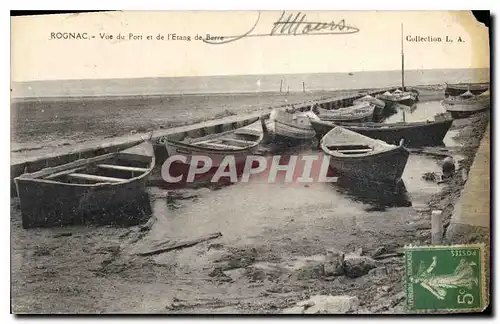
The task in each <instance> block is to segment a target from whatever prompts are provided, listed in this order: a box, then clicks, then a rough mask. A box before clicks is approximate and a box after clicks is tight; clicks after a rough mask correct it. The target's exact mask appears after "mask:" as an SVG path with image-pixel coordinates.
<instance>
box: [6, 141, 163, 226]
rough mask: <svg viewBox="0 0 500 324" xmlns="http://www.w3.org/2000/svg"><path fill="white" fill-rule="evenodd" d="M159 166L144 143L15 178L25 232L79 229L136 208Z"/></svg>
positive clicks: (148, 143) (151, 150)
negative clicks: (87, 219)
mask: <svg viewBox="0 0 500 324" xmlns="http://www.w3.org/2000/svg"><path fill="white" fill-rule="evenodd" d="M154 165H155V156H154V152H153V145H152V144H151V143H150V142H144V143H142V144H139V145H137V146H134V147H132V148H129V149H126V150H123V151H120V152H116V153H109V154H104V155H101V156H97V157H93V158H89V159H81V160H77V161H74V162H71V163H67V164H63V165H59V166H56V167H51V168H46V169H42V170H40V171H37V172H33V173H25V174H23V175H21V176H19V177H16V178H15V179H14V181H15V183H16V187H17V193H18V196H19V200H20V205H21V213H22V222H23V227H25V228H27V227H34V226H52V225H61V224H74V223H80V222H82V219H83V218H85V217H86V216H88V215H90V214H95V213H97V214H98V217H101V214H100V212H103V213H104V212H105V211H110V210H113V209H115V210H116V209H121V208H123V207H126V206H128V205H131V204H134V203H135V201H136V200H137V199H140V197H142V196H143V195H144V194H145V192H144V189H145V186H146V181H147V179H148V176H149V174H150V173H151V171H152V170H153V167H154ZM102 217H103V218H104V217H105V216H102ZM83 221H84V219H83ZM116 221H117V222H119V221H120V220H119V219H116Z"/></svg>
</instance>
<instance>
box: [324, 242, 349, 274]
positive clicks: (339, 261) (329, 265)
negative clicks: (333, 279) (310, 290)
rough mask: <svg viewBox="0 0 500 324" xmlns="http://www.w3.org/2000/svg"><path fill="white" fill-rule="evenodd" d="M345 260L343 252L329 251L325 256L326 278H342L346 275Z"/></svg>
mask: <svg viewBox="0 0 500 324" xmlns="http://www.w3.org/2000/svg"><path fill="white" fill-rule="evenodd" d="M344 258H345V255H344V253H343V252H342V251H338V250H333V249H332V250H328V251H326V256H325V266H324V272H325V276H340V275H343V274H344Z"/></svg>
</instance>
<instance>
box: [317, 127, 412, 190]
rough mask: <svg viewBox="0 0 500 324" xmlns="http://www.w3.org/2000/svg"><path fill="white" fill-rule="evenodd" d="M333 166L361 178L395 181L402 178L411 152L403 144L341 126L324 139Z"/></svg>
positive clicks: (322, 145)
mask: <svg viewBox="0 0 500 324" xmlns="http://www.w3.org/2000/svg"><path fill="white" fill-rule="evenodd" d="M320 146H321V149H322V150H323V152H325V154H327V155H328V156H329V158H330V167H332V168H333V169H335V170H337V171H338V172H340V173H342V174H346V175H348V176H350V177H354V178H359V179H369V180H372V181H378V182H387V183H394V182H397V181H399V180H400V179H401V176H402V174H403V171H404V169H405V166H406V162H407V161H408V156H409V152H408V151H407V150H406V149H405V148H404V147H403V145H402V142H401V143H400V145H397V146H396V145H391V144H387V143H386V142H384V141H381V140H376V139H372V138H369V137H367V136H364V135H361V134H358V133H356V132H353V131H351V130H348V129H345V128H343V127H340V126H337V127H334V128H333V129H332V130H331V131H329V132H328V133H327V134H326V135H325V136H324V137H323V138H322V139H321V142H320Z"/></svg>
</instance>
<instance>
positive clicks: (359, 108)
mask: <svg viewBox="0 0 500 324" xmlns="http://www.w3.org/2000/svg"><path fill="white" fill-rule="evenodd" d="M315 109H316V110H317V112H318V117H319V118H320V119H321V120H328V121H335V122H363V121H372V120H373V112H374V111H375V106H374V105H372V104H370V103H369V102H362V103H359V104H357V105H354V106H350V107H345V108H340V109H335V110H327V109H323V108H320V107H316V108H315Z"/></svg>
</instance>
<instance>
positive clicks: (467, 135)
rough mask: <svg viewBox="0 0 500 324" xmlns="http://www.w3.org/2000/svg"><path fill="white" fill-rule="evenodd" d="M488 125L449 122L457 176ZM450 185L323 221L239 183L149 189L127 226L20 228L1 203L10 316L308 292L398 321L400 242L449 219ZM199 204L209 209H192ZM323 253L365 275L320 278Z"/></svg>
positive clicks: (318, 207)
mask: <svg viewBox="0 0 500 324" xmlns="http://www.w3.org/2000/svg"><path fill="white" fill-rule="evenodd" d="M488 119H489V115H488V114H487V113H483V114H480V115H476V116H475V117H472V118H468V119H463V120H456V121H455V122H454V124H453V129H454V130H456V131H457V135H456V136H455V138H454V139H455V140H457V141H461V142H463V143H464V146H463V148H462V149H461V151H460V154H461V155H462V156H463V157H464V160H463V162H461V167H462V168H463V169H464V170H468V168H469V167H470V165H471V163H472V159H473V157H474V153H475V150H476V149H477V145H478V144H479V141H480V139H481V137H482V134H483V131H484V127H485V125H486V124H487V121H488ZM416 154H418V153H416ZM461 179H462V178H461V172H460V170H459V172H457V173H456V175H455V177H454V178H453V180H452V181H451V182H448V183H447V184H444V185H443V186H442V189H441V191H440V192H439V193H437V194H435V195H433V196H432V197H431V199H430V200H429V201H428V204H425V205H418V206H416V205H414V206H413V207H396V208H389V209H386V210H381V211H371V212H370V213H367V212H365V211H363V210H361V209H359V208H356V207H353V206H343V207H342V208H343V209H342V213H341V214H342V215H333V214H334V213H333V212H332V210H334V209H332V208H339V206H335V205H332V202H331V199H330V196H329V195H328V193H322V192H320V191H318V192H316V191H314V190H315V189H314V186H313V187H311V188H309V189H310V190H311V195H313V196H312V197H314V199H311V202H310V203H308V204H305V205H304V204H302V205H299V204H295V203H294V201H297V197H296V196H294V195H297V194H298V191H295V190H294V189H289V188H288V189H286V190H285V189H282V190H281V191H280V197H281V200H283V201H282V202H280V203H279V204H275V203H272V201H273V197H274V196H273V195H276V192H271V191H269V192H267V193H266V195H267V196H268V197H269V202H264V201H262V200H260V201H259V200H258V199H257V198H259V197H252V196H250V197H249V196H248V195H246V193H247V189H246V188H245V187H244V186H239V187H238V186H233V187H232V186H230V187H225V188H214V189H208V188H202V189H197V190H184V191H182V190H181V191H168V192H167V191H166V190H162V189H160V188H155V187H151V188H150V189H149V194H150V196H151V204H152V205H151V207H152V209H153V215H154V216H153V217H152V218H151V219H150V220H149V221H148V223H146V224H143V225H141V226H135V227H128V228H117V227H111V226H104V227H68V228H58V229H30V230H24V229H22V227H21V217H20V210H19V204H18V199H17V198H12V199H11V233H12V250H11V251H12V270H11V271H12V311H13V312H14V313H74V312H76V313H237V314H245V313H271V314H272V313H281V312H283V311H284V310H285V309H287V308H290V307H293V306H294V305H296V303H297V302H300V301H303V300H306V299H308V298H309V297H311V296H314V295H334V296H339V295H342V296H355V297H357V298H358V299H359V301H360V303H359V305H358V306H357V307H356V308H355V309H352V310H350V311H349V312H350V313H404V301H405V298H404V293H403V287H404V283H403V273H404V265H403V259H402V256H401V255H400V254H399V252H400V251H401V248H402V247H403V246H404V245H406V244H409V243H414V244H419V243H420V244H425V243H429V242H430V212H431V210H432V209H441V210H443V212H444V213H445V215H447V216H448V217H449V215H451V212H452V210H453V204H454V203H455V202H456V200H457V199H458V195H459V193H460V190H461V188H462V187H463V184H464V181H463V180H461ZM302 190H303V189H302ZM236 199H241V200H239V203H238V204H237V207H235V205H234V200H236ZM276 199H278V198H277V197H276ZM204 200H210V201H213V202H215V204H214V205H212V207H204V204H203V201H204ZM229 201H233V205H230V204H228V202H229ZM275 201H276V200H275ZM226 205H228V207H225V206H226ZM214 206H215V207H214ZM231 206H232V207H231ZM206 208H215V209H217V210H218V211H220V218H219V220H218V222H217V223H214V222H213V221H210V219H209V218H208V216H207V217H204V215H205V214H208V210H207V209H206ZM175 210H185V211H186V212H185V214H183V215H185V216H184V217H185V218H184V219H177V218H172V217H170V218H169V217H167V215H168V214H169V213H170V214H172V213H173V211H175ZM174 215H176V214H175V213H174ZM274 215H275V216H274ZM217 231H220V232H221V233H222V237H219V238H217V239H213V240H210V241H206V242H202V243H199V244H197V245H194V246H192V247H188V248H183V249H178V250H174V251H170V252H167V253H162V254H158V255H154V256H141V255H139V254H140V253H141V252H144V251H148V250H151V249H153V248H154V247H155V245H157V244H158V243H160V242H165V241H168V242H170V243H175V242H178V241H181V240H186V239H188V240H190V239H196V238H198V237H200V236H204V235H207V234H210V233H213V232H217ZM331 249H334V250H339V251H343V252H345V253H351V254H353V255H354V254H356V255H359V254H361V255H363V256H366V257H369V258H370V260H372V259H373V260H374V264H373V269H371V270H370V271H369V272H368V273H366V274H363V275H360V276H354V275H351V276H349V275H342V276H332V275H329V274H328V273H327V271H325V254H326V252H327V251H328V250H331ZM370 262H371V261H370Z"/></svg>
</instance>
